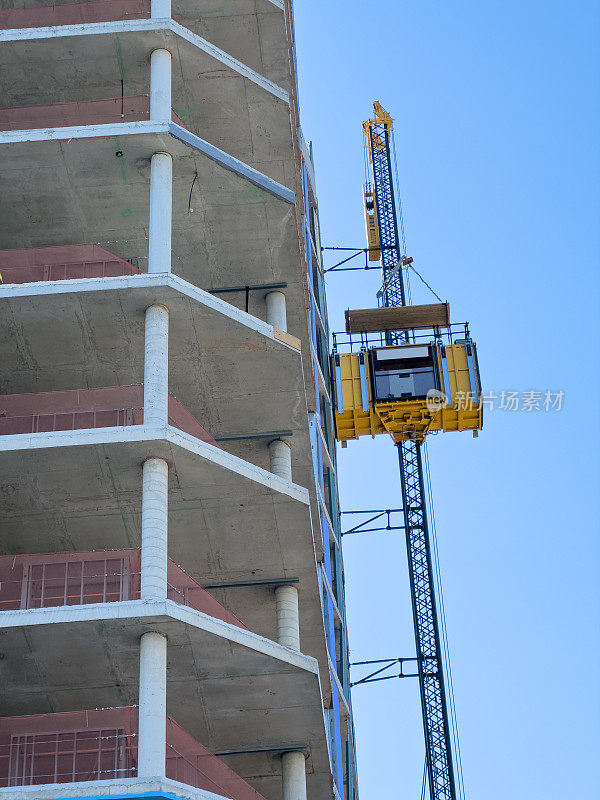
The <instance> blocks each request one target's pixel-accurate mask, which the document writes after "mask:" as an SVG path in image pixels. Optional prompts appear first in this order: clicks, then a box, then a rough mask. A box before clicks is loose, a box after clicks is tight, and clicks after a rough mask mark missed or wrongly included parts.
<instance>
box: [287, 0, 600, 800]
mask: <svg viewBox="0 0 600 800" xmlns="http://www.w3.org/2000/svg"><path fill="white" fill-rule="evenodd" d="M295 13H296V36H297V47H298V66H299V76H300V91H301V116H302V125H303V129H304V132H305V135H306V137H307V139H312V141H313V143H314V153H315V163H316V173H317V182H318V189H319V197H320V213H321V226H322V238H323V243H324V244H326V245H338V246H352V245H356V246H359V247H360V246H363V239H364V233H363V230H364V226H363V218H362V207H361V201H362V198H361V184H362V180H363V153H362V133H361V121H362V120H363V119H366V118H367V117H368V116H370V113H371V103H372V101H373V100H375V99H378V100H380V101H381V102H382V104H383V105H384V106H385V107H386V108H387V109H388V110H389V111H390V112H391V114H392V115H393V116H394V117H395V118H396V120H397V122H396V126H395V128H396V144H397V148H398V157H399V174H400V183H401V187H400V188H401V195H402V200H403V204H404V218H405V224H406V235H407V245H408V247H407V250H408V253H409V255H411V256H413V257H414V259H415V265H416V266H417V268H418V269H419V270H420V271H421V272H422V273H423V274H424V276H425V277H426V278H427V280H428V281H429V282H430V283H431V284H432V286H433V287H434V288H435V289H436V291H437V292H438V293H439V294H440V295H441V296H442V298H444V299H448V300H450V302H451V308H452V315H453V318H454V320H456V321H463V320H467V319H468V320H469V321H470V323H471V326H472V332H473V335H474V338H475V339H476V341H477V344H478V348H479V360H480V365H481V370H482V374H483V382H484V385H485V388H486V389H487V390H488V391H489V390H492V391H495V392H498V393H499V392H500V391H502V390H507V391H520V392H522V391H526V390H532V389H534V390H540V391H545V390H553V391H558V390H563V391H564V392H565V399H564V408H563V410H562V411H561V412H560V413H556V412H548V413H545V412H532V413H525V412H516V413H514V412H508V411H499V410H494V411H493V412H492V413H488V414H487V417H486V420H485V428H484V431H483V433H482V434H480V437H479V438H478V439H472V438H471V437H470V436H469V435H468V434H464V435H459V434H447V435H446V436H437V437H435V438H433V439H432V441H431V442H430V444H429V445H428V451H429V458H430V462H431V470H432V480H433V487H434V488H433V491H434V498H435V505H436V515H437V527H438V538H439V548H440V559H441V565H442V571H443V581H444V587H445V599H446V615H447V622H448V631H449V638H450V646H451V651H452V664H453V672H454V684H455V694H456V705H457V713H458V719H459V725H460V736H461V745H462V757H463V767H464V774H465V784H466V790H467V792H466V793H467V797H468V798H472V799H473V800H475V798H477V800H506V798H510V800H534V798H535V799H536V800H537V798H540V800H541V798H543V799H544V800H569V799H570V798H576V797H592V796H597V795H596V792H597V791H598V789H597V787H598V780H597V758H598V745H599V742H600V736H599V720H600V713H599V712H600V703H599V697H598V660H599V655H600V652H599V651H600V647H599V638H600V637H599V635H598V634H599V630H598V610H599V603H598V599H599V597H598V595H599V592H598V583H599V580H598V555H599V553H598V550H599V547H598V540H599V536H598V524H597V520H598V510H599V509H598V503H597V495H598V489H599V480H598V464H597V452H598V445H599V438H600V437H599V435H598V434H599V425H598V418H599V413H598V399H599V397H600V392H599V389H600V386H599V380H598V362H599V359H598V343H597V340H598V338H599V336H598V334H599V331H598V313H597V309H598V302H599V300H600V297H599V294H600V293H599V291H598V289H599V287H598V268H599V266H600V263H599V262H600V259H599V250H600V248H599V235H598V219H599V215H598V212H599V205H600V203H599V194H598V185H599V177H600V174H599V173H600V169H599V152H598V146H597V140H598V134H599V132H600V131H599V128H600V124H599V112H598V95H599V75H600V66H599V65H600V57H599V52H598V41H599V38H600V20H599V17H600V5H599V4H598V3H597V2H586V0H575V2H568V3H567V2H552V0H550V1H548V0H546V2H541V0H540V1H538V0H536V1H534V0H506V2H501V3H491V2H482V0H477V1H475V0H473V1H472V2H462V0H459V1H457V2H451V1H450V2H449V1H448V0H445V1H444V2H441V1H440V0H412V2H406V1H405V0H395V1H394V2H382V3H381V2H380V3H364V2H358V1H357V0H346V2H343V3H342V2H339V0H330V2H327V3H323V2H322V0H298V2H296V10H295ZM330 263H332V262H331V261H330ZM327 286H328V295H329V302H330V317H331V323H332V328H333V329H334V330H341V329H342V327H343V309H344V308H346V307H349V306H350V307H368V306H370V305H372V304H373V297H374V293H375V291H376V289H377V287H378V281H377V278H376V275H375V273H368V274H364V273H354V274H353V273H345V274H344V275H338V276H331V277H330V278H329V279H328V284H327ZM413 290H414V291H413V300H414V301H415V302H429V301H431V299H432V298H431V296H430V295H428V294H427V292H426V290H425V289H424V288H422V287H421V286H419V285H418V282H417V283H415V282H413ZM340 475H341V500H342V507H343V508H346V509H349V508H352V507H354V508H356V507H363V508H367V507H373V508H377V507H382V508H384V507H389V506H395V505H400V490H399V485H398V474H397V466H396V454H395V450H394V448H393V446H392V445H391V443H389V442H388V441H386V440H384V439H383V438H382V439H381V440H380V441H379V440H378V441H371V440H365V441H361V442H358V443H351V444H350V446H349V447H348V449H347V450H344V451H341V450H340ZM344 545H345V548H344V549H345V559H346V569H347V599H348V615H349V623H350V635H351V642H350V644H351V648H352V657H353V658H354V659H356V660H358V659H366V658H379V657H387V656H406V655H412V654H413V652H414V644H413V638H412V623H411V616H410V607H409V594H408V587H407V576H406V565H405V562H406V557H405V549H404V543H403V540H402V538H401V535H398V534H384V535H381V536H380V537H379V538H378V536H377V535H370V536H363V537H358V536H356V537H347V539H346V540H345V543H344ZM353 702H354V708H355V715H356V728H357V735H358V751H359V780H360V789H361V796H362V800H381V798H383V797H385V798H386V800H398V799H402V800H404V798H406V799H407V800H413V798H415V799H418V797H419V792H420V780H421V771H422V763H423V744H422V733H421V723H420V710H419V705H418V695H417V685H416V683H415V682H414V681H410V680H406V681H389V682H384V683H382V684H376V685H373V686H364V687H357V688H356V689H355V690H354V695H353Z"/></svg>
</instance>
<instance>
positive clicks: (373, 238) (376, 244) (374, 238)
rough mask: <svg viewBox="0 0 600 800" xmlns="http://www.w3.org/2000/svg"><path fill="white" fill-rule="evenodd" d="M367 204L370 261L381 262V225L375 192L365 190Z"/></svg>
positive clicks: (366, 216)
mask: <svg viewBox="0 0 600 800" xmlns="http://www.w3.org/2000/svg"><path fill="white" fill-rule="evenodd" d="M363 198H364V203H365V228H366V230H367V255H368V257H369V261H379V259H380V258H381V249H380V247H381V245H380V241H379V224H378V222H377V210H376V208H375V197H374V195H373V192H371V191H368V190H367V188H366V187H365V188H364V189H363Z"/></svg>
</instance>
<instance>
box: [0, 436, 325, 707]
mask: <svg viewBox="0 0 600 800" xmlns="http://www.w3.org/2000/svg"><path fill="white" fill-rule="evenodd" d="M76 443H77V444H76ZM0 448H1V449H0V474H1V475H2V477H3V481H2V485H1V486H0V548H1V552H2V554H6V555H10V554H18V553H40V552H60V551H77V550H95V549H96V550H103V549H107V548H123V547H139V546H140V543H141V527H140V526H141V464H142V463H143V461H144V460H145V459H146V458H148V457H149V456H151V455H154V456H158V457H164V458H166V459H168V461H169V462H170V463H171V464H172V467H171V469H170V471H169V555H170V556H171V558H173V559H174V560H175V561H176V562H177V563H178V564H180V565H181V566H182V567H183V568H184V569H185V571H186V572H188V573H189V574H190V575H191V576H192V577H193V578H194V579H195V580H197V581H198V583H200V584H223V583H235V582H240V581H242V582H243V581H248V580H273V579H280V578H285V577H288V578H297V579H298V581H299V582H298V584H297V585H298V589H299V601H300V619H301V630H300V634H301V646H302V650H303V652H306V653H307V654H309V655H312V656H314V657H316V658H317V659H318V661H319V663H320V666H321V676H322V681H323V688H324V691H325V692H328V691H329V675H328V667H327V656H326V652H325V647H324V635H323V619H322V612H321V605H320V599H319V596H320V589H319V585H318V579H317V572H316V565H315V552H314V547H313V541H312V533H311V518H310V509H309V506H308V492H306V490H303V489H301V488H300V487H297V486H295V485H293V484H289V483H287V482H286V481H283V480H281V479H280V478H277V477H276V476H274V475H272V474H271V473H268V472H264V471H263V470H261V469H258V468H256V467H253V466H252V465H250V464H248V463H247V462H244V461H241V460H240V459H238V458H236V457H235V456H232V455H230V454H228V453H226V452H224V451H222V450H219V449H217V448H215V447H213V446H211V445H208V444H206V443H204V442H199V441H198V440H195V439H194V438H193V437H191V436H188V435H187V434H183V433H181V432H179V431H177V430H176V429H174V428H169V429H167V432H166V434H161V433H160V432H158V433H155V434H152V433H151V432H149V431H148V430H147V429H146V428H145V426H141V425H140V426H133V427H129V428H105V429H96V430H94V431H76V432H74V433H73V432H70V431H69V432H64V433H63V432H54V433H49V434H32V435H29V436H26V435H23V434H19V435H15V436H5V437H3V438H2V440H1V441H0ZM15 448H21V449H15ZM240 592H241V594H240ZM216 596H217V597H218V599H220V600H222V601H224V602H225V603H226V604H227V605H228V607H230V608H231V610H232V611H233V612H234V613H236V614H238V616H239V617H240V619H241V620H242V622H244V623H245V624H246V625H247V626H248V627H249V628H250V629H251V630H253V631H254V632H256V633H259V634H261V635H266V636H268V637H270V638H275V636H276V626H275V618H276V617H275V600H274V597H273V595H272V593H270V592H269V590H268V589H265V588H263V589H262V591H260V590H258V589H249V590H239V589H231V590H228V592H227V595H226V596H225V597H223V596H222V594H221V593H219V592H217V593H216Z"/></svg>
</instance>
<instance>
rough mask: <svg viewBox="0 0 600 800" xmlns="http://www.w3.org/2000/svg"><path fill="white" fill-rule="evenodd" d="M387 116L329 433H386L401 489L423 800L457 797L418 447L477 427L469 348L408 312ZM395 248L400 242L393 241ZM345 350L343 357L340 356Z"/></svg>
mask: <svg viewBox="0 0 600 800" xmlns="http://www.w3.org/2000/svg"><path fill="white" fill-rule="evenodd" d="M392 126H393V119H392V117H391V116H390V114H389V113H388V112H387V111H385V109H383V107H382V106H381V104H380V103H378V102H376V103H374V116H373V117H372V118H371V119H369V120H366V121H365V122H364V123H363V131H364V134H365V140H366V145H365V146H366V149H367V153H368V169H369V172H370V175H369V179H368V180H367V182H366V183H365V186H364V192H363V194H364V205H365V223H366V232H367V248H366V251H365V252H366V253H367V258H368V260H370V261H379V262H380V264H381V273H382V287H381V290H380V292H379V294H378V298H379V307H378V308H377V309H362V310H355V311H347V312H346V335H347V336H348V337H349V338H347V339H343V334H334V343H333V353H332V357H331V365H332V377H333V382H334V386H335V400H334V403H335V421H336V436H337V438H338V440H340V441H341V442H342V445H346V444H347V442H348V440H350V439H355V438H358V437H359V436H361V435H369V434H370V435H371V436H375V435H377V434H380V433H387V434H389V435H391V437H392V439H393V441H394V443H395V445H396V447H397V450H398V462H399V470H400V484H401V490H402V514H403V521H404V531H405V536H406V546H407V556H408V573H409V581H410V592H411V601H412V615H413V622H414V634H415V645H416V661H417V665H418V670H417V672H418V679H419V687H420V696H421V709H422V717H423V730H424V735H425V761H426V770H427V779H428V786H429V794H430V798H431V800H456V798H457V791H456V783H457V781H456V777H455V767H454V764H453V753H452V744H451V735H450V719H449V710H448V699H447V694H446V687H445V677H444V668H443V659H442V647H441V642H440V623H439V615H438V607H437V602H436V591H435V580H434V568H433V563H432V551H431V540H430V533H429V523H428V517H427V508H426V495H425V480H424V471H423V453H422V448H423V444H424V440H425V437H426V436H427V435H428V434H429V433H430V432H432V431H449V430H462V431H464V430H471V431H472V432H473V435H474V436H476V435H477V433H478V431H479V430H480V429H481V427H482V403H481V387H480V383H479V368H478V364H477V353H476V348H475V343H474V342H473V341H472V340H471V337H470V333H469V329H468V326H467V325H464V326H459V331H458V333H457V326H455V325H452V324H451V323H450V312H449V306H448V304H447V303H438V304H432V305H421V306H415V305H407V298H406V290H405V281H404V270H405V268H407V267H409V266H410V265H411V263H412V259H411V258H408V257H407V255H406V253H405V252H403V249H404V248H403V246H401V241H400V237H399V230H398V215H397V211H396V199H395V196H394V180H393V171H392V160H391V149H390V144H391V134H392ZM402 244H403V243H402ZM348 343H349V344H350V348H349V349H350V352H346V353H343V352H341V351H342V349H343V346H344V345H347V344H348Z"/></svg>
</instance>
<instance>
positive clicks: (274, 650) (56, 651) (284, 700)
mask: <svg viewBox="0 0 600 800" xmlns="http://www.w3.org/2000/svg"><path fill="white" fill-rule="evenodd" d="M1 617H2V619H1V627H2V654H3V661H2V664H3V666H2V669H3V693H2V696H1V697H0V713H1V714H2V715H4V716H12V715H23V714H39V713H48V712H51V711H59V712H62V711H73V710H85V709H88V708H94V707H102V708H106V707H114V706H116V705H119V704H123V703H126V704H131V705H133V704H137V703H139V702H140V696H139V691H140V688H139V687H140V680H141V678H140V675H141V672H140V670H141V662H140V640H141V639H142V638H143V637H144V636H145V635H146V634H147V633H148V632H152V633H155V634H157V635H160V636H161V637H164V638H165V639H166V673H165V677H164V680H165V693H166V701H165V702H166V707H167V709H168V713H170V714H172V715H173V717H175V718H176V719H177V720H178V721H179V722H180V723H181V724H182V725H183V726H184V728H185V729H186V730H187V731H188V732H189V733H190V734H191V735H192V736H194V737H195V738H196V739H197V740H199V741H202V742H203V743H204V744H206V745H207V746H208V747H209V748H210V749H211V751H213V752H216V753H217V754H220V755H222V756H223V757H224V758H226V759H227V760H231V761H232V762H234V763H235V769H236V771H237V772H238V774H240V775H242V776H243V777H245V778H247V779H250V780H251V782H252V784H253V786H255V788H256V789H257V790H258V791H263V784H264V786H265V787H266V786H268V787H269V788H270V789H271V791H270V792H268V796H271V797H275V798H277V797H278V796H280V795H279V793H278V792H275V793H274V792H273V791H272V789H273V785H274V784H277V785H279V784H280V778H278V777H277V776H278V775H279V774H280V773H279V771H280V766H278V763H277V761H276V759H275V757H276V755H277V754H281V753H282V752H286V751H288V750H303V751H304V752H305V753H306V754H307V755H308V764H307V773H308V775H307V778H308V785H309V796H311V797H313V796H314V797H319V798H321V797H323V798H325V797H330V796H331V795H330V791H331V789H330V787H331V775H330V771H329V759H328V750H327V738H326V730H325V722H324V715H323V699H322V696H321V688H320V682H319V677H318V666H317V663H316V662H315V661H314V659H311V658H309V657H307V656H305V655H302V654H300V653H297V652H294V651H292V650H290V649H288V648H285V647H282V646H281V645H279V644H276V643H275V642H272V641H269V640H267V639H264V638H262V637H260V636H257V635H256V634H254V633H251V632H249V631H246V630H244V629H243V628H240V627H239V626H233V625H230V624H227V623H225V622H223V621H221V620H218V619H216V618H214V617H209V616H207V615H205V614H203V613H201V612H198V611H196V610H194V609H192V608H189V607H186V606H183V605H181V604H178V603H174V602H172V601H169V600H165V601H141V600H133V601H126V602H118V601H117V602H112V603H104V604H90V605H78V606H69V607H56V608H37V609H27V610H21V611H5V612H2V614H1ZM152 774H154V773H152ZM179 780H181V778H179ZM313 791H314V794H313V793H312V792H313ZM263 793H264V792H263ZM67 796H69V797H70V796H72V795H67Z"/></svg>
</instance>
